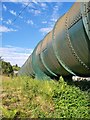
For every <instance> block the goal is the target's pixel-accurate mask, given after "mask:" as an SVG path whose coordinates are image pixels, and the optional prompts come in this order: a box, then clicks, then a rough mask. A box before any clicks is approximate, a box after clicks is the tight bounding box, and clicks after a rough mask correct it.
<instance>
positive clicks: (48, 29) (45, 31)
mask: <svg viewBox="0 0 90 120" xmlns="http://www.w3.org/2000/svg"><path fill="white" fill-rule="evenodd" d="M51 30H52V27H47V28H41V29H40V30H39V31H40V32H42V33H43V35H44V34H46V33H48V32H50V31H51Z"/></svg>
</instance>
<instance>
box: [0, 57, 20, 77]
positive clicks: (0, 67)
mask: <svg viewBox="0 0 90 120" xmlns="http://www.w3.org/2000/svg"><path fill="white" fill-rule="evenodd" d="M19 69H20V67H18V65H17V64H16V65H13V66H12V65H11V64H10V62H6V61H4V60H3V59H2V57H0V74H3V75H7V76H13V74H14V71H18V70H19Z"/></svg>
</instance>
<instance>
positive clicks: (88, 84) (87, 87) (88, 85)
mask: <svg viewBox="0 0 90 120" xmlns="http://www.w3.org/2000/svg"><path fill="white" fill-rule="evenodd" d="M64 80H65V82H67V84H68V85H72V86H76V87H79V88H80V90H82V91H88V92H90V81H87V80H80V81H73V80H72V77H68V78H67V77H64Z"/></svg>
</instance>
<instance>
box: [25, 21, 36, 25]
mask: <svg viewBox="0 0 90 120" xmlns="http://www.w3.org/2000/svg"><path fill="white" fill-rule="evenodd" d="M26 23H27V24H31V25H33V24H34V23H33V21H32V20H27V22H26Z"/></svg>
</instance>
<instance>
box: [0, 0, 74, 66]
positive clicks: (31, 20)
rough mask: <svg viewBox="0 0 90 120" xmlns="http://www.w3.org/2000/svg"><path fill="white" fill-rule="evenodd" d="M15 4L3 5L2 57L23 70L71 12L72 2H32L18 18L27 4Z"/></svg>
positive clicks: (1, 17)
mask: <svg viewBox="0 0 90 120" xmlns="http://www.w3.org/2000/svg"><path fill="white" fill-rule="evenodd" d="M13 1H14V0H12V2H2V15H1V16H0V23H1V25H0V33H2V48H0V54H2V57H3V58H4V60H5V61H8V62H10V63H11V64H12V65H13V64H18V65H19V66H22V65H23V64H24V62H25V61H26V59H27V58H28V56H29V55H30V54H31V53H32V51H33V49H34V48H35V46H36V45H37V43H38V42H39V41H40V40H42V39H43V38H44V36H45V35H46V34H47V33H48V32H49V31H51V30H52V28H53V26H54V24H55V22H56V21H57V19H58V18H59V17H60V16H62V15H63V14H64V13H66V12H67V11H68V10H69V9H70V7H71V6H72V5H73V2H30V3H29V5H28V7H27V8H26V9H25V10H24V11H23V12H22V14H21V15H19V16H18V14H19V13H20V12H21V11H22V10H23V9H24V8H25V7H26V5H27V4H28V2H13ZM17 16H18V17H17ZM15 19H16V21H14V20H15ZM0 35H1V34H0Z"/></svg>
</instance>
